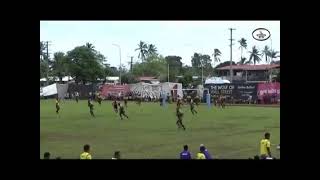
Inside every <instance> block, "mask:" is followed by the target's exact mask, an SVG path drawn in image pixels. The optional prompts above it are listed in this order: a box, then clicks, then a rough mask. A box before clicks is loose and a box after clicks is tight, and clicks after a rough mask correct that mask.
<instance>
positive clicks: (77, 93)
mask: <svg viewBox="0 0 320 180" xmlns="http://www.w3.org/2000/svg"><path fill="white" fill-rule="evenodd" d="M75 96H76V101H77V103H78V101H79V92H78V91H76V92H75Z"/></svg>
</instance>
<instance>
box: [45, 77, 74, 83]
mask: <svg viewBox="0 0 320 180" xmlns="http://www.w3.org/2000/svg"><path fill="white" fill-rule="evenodd" d="M48 79H49V80H53V81H56V82H57V81H60V79H59V78H58V77H48ZM71 80H73V78H72V77H71V76H65V77H62V81H63V82H67V81H71ZM46 81H47V79H46V78H41V79H40V82H46Z"/></svg>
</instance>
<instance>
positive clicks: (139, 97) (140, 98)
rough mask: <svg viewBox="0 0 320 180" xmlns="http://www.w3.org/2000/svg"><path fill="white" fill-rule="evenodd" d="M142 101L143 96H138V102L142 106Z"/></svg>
mask: <svg viewBox="0 0 320 180" xmlns="http://www.w3.org/2000/svg"><path fill="white" fill-rule="evenodd" d="M141 101H142V97H141V96H138V98H137V104H138V105H139V106H141Z"/></svg>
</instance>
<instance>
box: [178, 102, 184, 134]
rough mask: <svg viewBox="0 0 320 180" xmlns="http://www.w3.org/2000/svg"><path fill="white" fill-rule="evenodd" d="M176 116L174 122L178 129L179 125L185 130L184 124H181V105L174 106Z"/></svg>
mask: <svg viewBox="0 0 320 180" xmlns="http://www.w3.org/2000/svg"><path fill="white" fill-rule="evenodd" d="M176 116H177V118H178V120H177V122H176V124H177V125H178V129H180V128H181V127H182V128H183V130H186V128H185V126H184V125H183V124H182V117H183V112H182V111H181V107H178V106H177V108H176Z"/></svg>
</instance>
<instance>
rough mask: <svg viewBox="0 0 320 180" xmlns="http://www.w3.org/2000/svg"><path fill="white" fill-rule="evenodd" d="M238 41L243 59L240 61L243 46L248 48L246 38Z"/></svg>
mask: <svg viewBox="0 0 320 180" xmlns="http://www.w3.org/2000/svg"><path fill="white" fill-rule="evenodd" d="M238 42H239V43H240V47H239V48H240V49H241V60H240V61H242V51H243V48H244V49H247V40H246V39H244V38H241V39H240V40H239V41H238Z"/></svg>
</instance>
